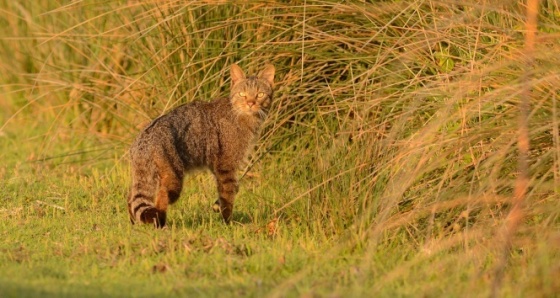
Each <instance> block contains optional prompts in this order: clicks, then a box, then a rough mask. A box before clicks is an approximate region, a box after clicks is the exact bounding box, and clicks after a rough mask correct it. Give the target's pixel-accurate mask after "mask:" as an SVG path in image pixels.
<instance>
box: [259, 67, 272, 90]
mask: <svg viewBox="0 0 560 298" xmlns="http://www.w3.org/2000/svg"><path fill="white" fill-rule="evenodd" d="M274 71H275V69H274V65H272V64H267V65H266V66H265V67H264V69H263V70H262V71H261V72H260V73H259V78H261V79H264V80H266V81H267V82H268V83H269V84H270V85H271V86H274Z"/></svg>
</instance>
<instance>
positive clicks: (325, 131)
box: [0, 0, 560, 293]
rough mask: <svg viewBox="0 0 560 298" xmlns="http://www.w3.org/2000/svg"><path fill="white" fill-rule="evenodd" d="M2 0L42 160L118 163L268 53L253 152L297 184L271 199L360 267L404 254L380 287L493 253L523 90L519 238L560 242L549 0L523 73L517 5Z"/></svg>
mask: <svg viewBox="0 0 560 298" xmlns="http://www.w3.org/2000/svg"><path fill="white" fill-rule="evenodd" d="M0 7H1V8H2V11H3V12H4V14H5V15H6V17H5V18H3V19H2V20H0V22H2V25H3V26H1V27H0V28H2V29H0V30H1V31H0V32H1V35H2V36H4V37H3V38H2V39H1V41H0V48H1V49H2V51H3V53H4V54H3V55H2V57H1V60H0V66H1V67H0V76H2V78H3V81H4V84H3V85H2V89H3V93H4V98H5V99H6V100H5V101H4V102H3V103H2V107H3V108H4V109H7V110H8V111H9V113H8V116H6V119H7V121H5V123H4V124H2V125H3V126H2V128H7V127H9V125H10V122H11V121H12V119H15V117H19V116H22V115H32V117H33V118H34V119H37V120H39V121H43V123H48V125H49V126H50V129H49V132H48V133H47V134H46V135H44V136H43V143H41V148H42V149H41V150H40V152H38V156H37V158H39V159H41V158H42V159H45V158H49V157H52V155H53V152H54V151H55V149H54V147H55V146H56V144H57V143H58V142H60V141H65V140H73V141H75V143H73V144H80V145H68V149H67V151H66V152H62V153H60V154H61V155H60V156H59V157H58V158H55V159H51V161H52V162H55V163H57V162H64V161H68V160H72V159H73V158H75V156H76V155H70V154H65V153H79V155H80V156H91V155H92V154H93V155H95V157H96V158H95V160H98V159H99V158H103V157H108V158H111V157H113V156H114V155H115V153H114V152H115V150H116V151H117V152H118V155H120V156H124V155H125V150H126V147H127V145H128V143H129V142H130V140H131V138H132V137H133V136H134V135H135V133H136V132H137V131H138V130H139V129H140V127H141V126H142V125H143V124H145V123H147V121H149V120H150V119H151V118H153V117H156V116H157V115H160V114H162V113H165V112H166V111H168V110H169V109H171V108H173V107H175V106H177V105H178V104H181V103H184V102H188V101H191V100H194V99H204V100H206V99H210V98H212V97H215V96H218V95H220V94H223V93H225V92H227V89H228V79H227V71H228V65H230V64H231V63H234V62H236V63H239V64H241V65H242V66H243V67H246V68H248V69H250V70H256V69H258V67H259V66H261V65H262V64H263V63H264V62H271V63H273V64H275V65H276V67H277V70H278V88H277V96H276V101H275V104H274V107H273V109H272V111H271V113H270V115H269V118H268V120H267V122H266V127H265V129H264V131H263V136H262V138H261V140H260V142H259V146H258V149H257V151H256V153H255V156H254V159H253V163H254V164H255V168H254V169H255V170H257V171H261V172H262V173H264V174H265V175H262V177H272V176H273V175H277V176H279V177H284V179H289V180H290V182H289V184H290V185H291V186H293V189H292V190H291V191H290V192H289V194H290V196H289V197H286V198H284V199H283V201H281V202H275V203H274V204H273V205H272V206H271V208H272V210H273V211H274V212H275V214H276V216H278V217H280V218H281V219H282V220H284V221H287V222H296V223H299V224H307V225H309V226H310V227H311V228H312V229H313V231H314V232H316V233H318V234H321V235H324V236H325V237H337V238H336V239H344V240H345V241H341V242H342V243H343V244H342V245H341V246H336V247H335V248H333V252H331V254H336V253H337V252H339V251H340V250H346V249H349V247H361V248H362V249H363V251H364V253H363V254H364V258H365V259H366V260H368V261H369V262H367V261H366V262H364V263H363V264H364V265H363V266H365V267H367V266H369V265H368V264H371V262H374V261H375V258H376V255H375V253H372V252H374V251H376V250H378V249H379V248H380V247H394V246H395V245H397V246H398V245H405V246H406V247H409V248H410V247H412V248H413V250H414V251H416V253H415V254H413V255H412V257H411V261H410V262H409V263H407V264H408V265H403V266H402V267H398V268H393V269H392V270H389V273H388V274H387V280H385V282H389V281H390V280H391V279H392V278H396V277H397V276H401V275H403V274H407V273H406V272H407V271H406V268H407V267H406V266H415V264H418V263H421V262H423V260H425V259H426V258H430V256H433V255H435V254H438V253H441V252H445V251H458V252H459V253H458V254H456V255H453V256H449V257H448V258H447V259H446V258H443V259H442V262H454V261H457V259H459V260H461V262H473V263H475V264H478V266H480V267H484V266H485V265H484V264H483V263H484V262H483V261H481V260H482V259H483V257H482V255H483V254H484V251H485V250H486V249H488V250H491V251H494V249H495V251H498V250H499V249H497V247H498V246H499V245H498V244H497V243H495V241H492V239H493V237H494V236H496V232H497V231H498V230H499V229H500V227H501V226H502V225H503V224H504V219H505V215H506V214H507V213H508V210H509V208H510V207H511V198H512V196H513V195H514V183H515V180H516V179H517V177H518V175H519V172H518V170H517V160H518V157H519V149H518V147H517V131H518V116H519V111H518V109H517V106H518V105H519V104H520V100H521V96H522V95H523V92H524V91H523V90H525V89H526V88H529V89H530V90H531V92H530V94H529V95H530V99H529V113H528V115H527V127H528V131H527V135H528V138H529V140H530V151H528V152H527V154H528V156H527V168H528V177H529V180H528V187H527V193H526V196H525V205H526V209H525V216H524V222H525V224H524V225H522V226H521V227H520V229H519V233H517V234H516V235H514V236H513V237H514V239H513V240H512V245H513V246H514V247H518V248H524V247H528V246H531V242H532V241H533V240H535V241H536V240H538V241H545V242H546V241H549V240H550V239H552V238H553V237H558V235H557V233H558V232H557V231H558V223H559V220H558V218H559V210H560V208H558V207H560V206H559V201H558V195H559V191H560V178H559V170H560V153H559V152H560V150H559V140H560V137H559V133H558V125H559V119H560V118H559V116H558V103H559V102H558V101H559V100H558V89H557V86H559V85H560V84H559V83H560V82H559V78H560V77H559V75H558V69H560V67H559V66H560V61H559V59H558V54H557V53H558V52H559V50H560V44H559V42H558V40H560V39H559V37H560V36H559V33H558V32H560V27H559V24H560V23H559V21H558V18H559V11H560V9H559V5H558V3H557V2H555V1H541V3H540V14H539V26H538V32H537V36H536V41H535V48H534V50H533V51H531V55H533V57H534V61H535V63H534V64H533V66H532V69H531V76H530V77H528V78H527V79H526V80H522V79H521V78H523V77H524V76H523V74H524V71H525V61H526V55H527V53H526V52H525V51H524V50H523V49H524V34H525V33H526V32H525V27H524V24H525V17H524V12H525V7H524V4H522V3H517V2H515V1H511V2H508V1H505V2H504V1H501V2H499V1H462V2H448V1H433V0H426V1H421V0H416V1H371V2H367V1H366V2H343V3H339V2H337V1H305V2H302V3H299V2H296V3H294V2H287V1H268V2H244V3H229V2H225V1H204V2H200V1H175V0H165V1H106V2H97V1H78V2H72V3H69V4H65V5H61V4H57V3H39V2H36V3H35V2H30V3H25V4H18V3H15V2H12V1H3V2H0ZM14 115H15V116H14ZM76 140H77V141H76ZM52 141H58V142H52ZM90 151H93V153H88V152H90ZM88 154H89V155H88ZM57 156H58V155H57ZM278 173H283V174H282V175H280V174H278ZM263 180H264V181H263V182H262V185H263V186H262V187H270V188H274V187H275V183H276V181H274V180H271V179H270V178H268V179H267V178H263ZM555 235H556V236H555ZM496 253H497V252H496ZM326 255H327V256H328V255H330V254H329V253H326ZM455 258H457V259H455ZM366 269H367V268H366ZM366 269H364V270H366ZM481 270H483V269H481ZM288 283H289V282H288ZM382 285H383V282H381V283H379V285H378V286H379V287H381V286H382ZM279 293H281V291H280V292H279Z"/></svg>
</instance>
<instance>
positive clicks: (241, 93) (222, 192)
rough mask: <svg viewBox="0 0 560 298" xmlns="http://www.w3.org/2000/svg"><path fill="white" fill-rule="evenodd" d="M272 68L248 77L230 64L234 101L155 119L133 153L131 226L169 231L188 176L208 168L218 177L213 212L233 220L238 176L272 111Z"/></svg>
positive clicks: (186, 108)
mask: <svg viewBox="0 0 560 298" xmlns="http://www.w3.org/2000/svg"><path fill="white" fill-rule="evenodd" d="M274 72H275V68H274V66H273V65H270V64H269V65H266V66H265V67H264V69H263V70H262V71H261V72H260V73H259V74H258V75H256V76H245V73H244V72H243V70H242V69H241V68H240V67H239V66H237V65H236V64H233V65H231V69H230V75H231V89H230V95H229V97H223V98H219V99H216V100H214V101H211V102H200V101H194V102H191V103H188V104H185V105H182V106H179V107H177V108H175V109H173V110H172V111H171V112H169V113H167V114H165V115H163V116H161V117H159V118H156V119H155V120H153V121H152V122H151V123H150V124H149V125H148V126H147V127H146V128H145V129H144V130H143V131H142V132H141V133H140V134H139V135H138V137H137V138H136V140H135V141H134V142H133V144H132V146H131V148H130V161H131V174H132V187H131V190H130V194H129V196H128V211H129V214H130V219H131V222H132V223H135V222H142V223H148V224H154V225H155V226H156V227H164V226H165V221H166V213H167V207H168V206H169V205H170V204H173V203H175V202H176V201H177V199H179V196H180V194H181V189H182V187H183V176H184V175H185V173H186V172H188V171H189V170H191V169H195V168H201V167H206V168H208V169H210V171H211V172H212V174H214V177H215V178H216V184H217V187H218V200H216V202H215V203H214V210H215V211H216V212H221V214H222V217H223V219H224V221H225V222H226V223H229V222H230V221H231V215H232V210H233V202H234V199H235V195H236V193H237V191H238V184H237V178H236V171H237V170H238V169H239V168H240V166H241V165H242V162H243V160H244V159H245V158H246V156H247V154H248V153H249V149H250V148H251V147H252V144H253V142H254V141H255V139H256V138H257V136H258V132H259V127H260V126H261V123H262V122H263V120H264V118H265V116H266V114H267V111H268V109H269V107H270V104H271V101H272V97H273V87H274Z"/></svg>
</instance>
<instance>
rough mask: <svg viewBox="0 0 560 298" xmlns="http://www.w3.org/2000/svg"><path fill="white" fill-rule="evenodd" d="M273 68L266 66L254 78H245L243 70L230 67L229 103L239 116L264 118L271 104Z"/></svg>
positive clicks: (234, 65) (237, 67) (269, 65)
mask: <svg viewBox="0 0 560 298" xmlns="http://www.w3.org/2000/svg"><path fill="white" fill-rule="evenodd" d="M274 71H275V69H274V66H273V65H271V64H267V65H266V66H265V67H264V69H263V70H262V71H261V72H260V73H259V74H258V75H256V76H248V77H247V76H245V73H244V72H243V70H242V69H241V68H240V67H239V66H237V65H236V64H233V65H232V66H231V71H230V73H231V82H232V83H231V95H230V98H231V103H232V105H233V108H234V110H235V111H236V112H237V113H238V114H240V115H250V116H260V117H264V116H265V115H266V113H267V112H268V108H269V107H270V104H271V102H272V95H273V87H274Z"/></svg>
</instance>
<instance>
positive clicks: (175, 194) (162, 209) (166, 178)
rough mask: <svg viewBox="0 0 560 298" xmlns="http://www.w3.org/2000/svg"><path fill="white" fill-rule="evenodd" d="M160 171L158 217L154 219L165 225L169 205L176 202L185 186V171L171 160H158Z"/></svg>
mask: <svg viewBox="0 0 560 298" xmlns="http://www.w3.org/2000/svg"><path fill="white" fill-rule="evenodd" d="M155 162H156V165H157V168H158V172H159V188H158V191H157V194H156V200H155V209H156V210H157V217H156V220H155V221H154V223H155V225H156V226H157V227H163V226H165V222H166V217H167V207H168V206H169V205H170V204H173V203H175V202H176V201H177V200H178V199H179V196H180V195H181V190H182V188H183V171H182V170H181V169H180V168H177V167H174V166H173V165H172V164H171V163H170V161H169V160H165V159H160V160H156V161H155Z"/></svg>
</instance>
